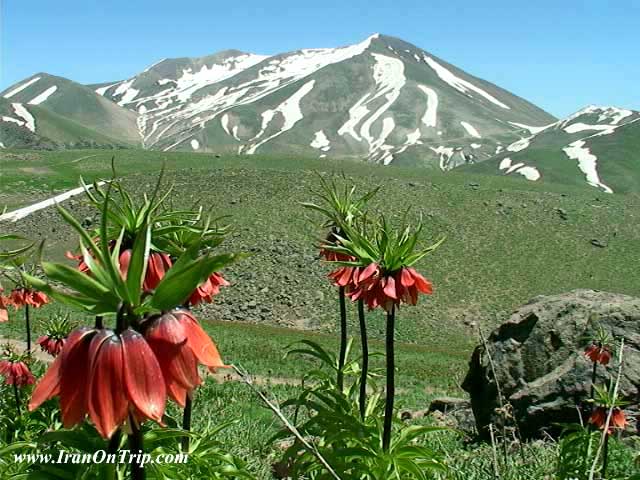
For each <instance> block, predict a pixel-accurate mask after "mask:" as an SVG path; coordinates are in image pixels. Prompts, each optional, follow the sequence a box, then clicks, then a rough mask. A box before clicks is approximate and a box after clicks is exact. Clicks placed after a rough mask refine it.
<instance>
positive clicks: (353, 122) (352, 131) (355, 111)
mask: <svg viewBox="0 0 640 480" xmlns="http://www.w3.org/2000/svg"><path fill="white" fill-rule="evenodd" d="M371 55H372V56H373V58H374V60H375V63H374V65H373V80H374V82H375V84H376V90H375V91H374V92H372V93H371V92H370V93H367V94H366V95H364V96H363V97H362V98H361V99H360V100H358V101H357V102H356V103H355V105H353V106H352V107H351V108H350V109H349V119H348V120H347V121H346V122H345V123H344V124H343V125H342V126H341V127H340V128H339V129H338V134H339V135H346V134H349V135H351V136H352V137H353V138H354V139H356V140H358V141H361V140H363V139H364V140H365V141H366V142H367V144H368V145H369V158H370V159H372V160H380V161H382V162H383V163H385V164H388V163H390V162H391V161H392V160H393V154H392V152H391V150H392V148H393V147H392V146H390V145H386V140H387V138H388V137H389V135H390V134H391V132H392V131H393V130H394V129H395V121H394V119H393V117H390V116H387V117H385V118H384V119H383V120H382V129H381V130H380V134H379V135H378V137H377V138H374V137H373V135H372V133H371V128H372V126H373V124H374V122H376V121H377V120H378V119H380V118H381V117H382V115H384V113H385V112H387V110H388V109H389V108H390V107H391V105H393V103H394V102H395V101H396V100H397V99H398V97H399V96H400V90H401V89H402V87H404V85H405V83H406V81H407V79H406V77H405V76H404V63H403V62H402V61H401V60H399V59H397V58H393V57H389V56H386V55H381V54H378V53H372V54H371ZM380 98H384V100H385V101H384V103H383V104H382V105H380V107H378V109H377V110H376V111H375V112H373V113H372V114H371V115H369V113H370V112H369V109H368V108H367V105H370V104H372V103H374V102H375V103H378V102H377V100H378V99H380ZM427 108H428V109H429V108H430V105H429V106H428V107H427ZM367 115H369V116H368V118H366V117H367ZM425 115H426V114H425ZM429 116H431V113H429ZM365 118H366V119H365ZM360 122H362V126H361V127H360V130H359V131H356V128H357V126H358V125H359V124H360Z"/></svg>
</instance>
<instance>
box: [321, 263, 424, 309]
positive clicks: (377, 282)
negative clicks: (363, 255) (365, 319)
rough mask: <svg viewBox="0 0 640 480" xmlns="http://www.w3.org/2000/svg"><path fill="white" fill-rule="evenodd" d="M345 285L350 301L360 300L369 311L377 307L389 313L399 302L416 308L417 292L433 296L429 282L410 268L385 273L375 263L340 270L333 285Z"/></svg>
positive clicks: (335, 273) (336, 273)
mask: <svg viewBox="0 0 640 480" xmlns="http://www.w3.org/2000/svg"><path fill="white" fill-rule="evenodd" d="M338 273H339V272H338V271H336V272H334V274H333V275H338ZM345 282H346V287H347V294H348V295H349V297H350V298H351V300H354V301H355V300H360V299H362V300H363V301H364V302H365V303H366V304H367V306H368V307H369V309H374V308H376V307H381V308H383V309H385V310H386V311H389V310H391V307H392V306H393V305H400V304H401V303H408V304H410V305H416V304H417V302H418V295H419V294H420V293H424V294H427V295H430V294H432V293H433V286H432V284H431V282H429V281H428V280H427V279H425V278H424V277H423V276H422V275H420V274H419V273H418V272H417V271H416V270H415V269H413V268H410V267H403V268H401V269H400V270H398V271H396V272H394V273H391V274H386V273H384V272H383V271H382V269H381V268H380V266H379V265H378V264H377V263H371V264H369V265H368V266H367V267H366V268H364V269H362V268H356V269H353V270H351V271H345V270H342V273H341V275H340V276H339V277H338V279H337V280H336V283H337V284H338V285H341V284H342V283H345Z"/></svg>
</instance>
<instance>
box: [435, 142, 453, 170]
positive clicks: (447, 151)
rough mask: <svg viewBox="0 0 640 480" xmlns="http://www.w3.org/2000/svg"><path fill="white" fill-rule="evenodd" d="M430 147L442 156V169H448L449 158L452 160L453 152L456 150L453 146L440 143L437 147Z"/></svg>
mask: <svg viewBox="0 0 640 480" xmlns="http://www.w3.org/2000/svg"><path fill="white" fill-rule="evenodd" d="M429 148H430V149H431V150H433V151H434V152H435V153H436V154H437V155H439V156H440V170H442V171H445V170H447V166H448V163H449V160H451V157H453V154H454V153H455V150H454V149H453V147H445V146H442V145H440V146H439V147H437V148H433V147H429Z"/></svg>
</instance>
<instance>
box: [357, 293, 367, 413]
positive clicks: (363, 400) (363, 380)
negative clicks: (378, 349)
mask: <svg viewBox="0 0 640 480" xmlns="http://www.w3.org/2000/svg"><path fill="white" fill-rule="evenodd" d="M358 321H359V322H360V343H361V345H362V370H361V372H360V399H359V400H360V417H361V418H362V420H364V417H365V411H366V408H367V375H368V374H369V342H368V340H367V322H366V320H365V317H364V302H363V301H362V299H360V300H358Z"/></svg>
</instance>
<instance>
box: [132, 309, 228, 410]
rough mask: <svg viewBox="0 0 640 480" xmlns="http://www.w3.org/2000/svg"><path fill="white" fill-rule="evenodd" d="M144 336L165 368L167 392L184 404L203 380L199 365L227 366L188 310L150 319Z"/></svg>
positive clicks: (163, 370) (213, 367) (171, 312)
mask: <svg viewBox="0 0 640 480" xmlns="http://www.w3.org/2000/svg"><path fill="white" fill-rule="evenodd" d="M144 336H145V338H146V340H147V342H148V344H149V346H150V347H151V349H152V350H153V352H154V353H155V355H156V357H157V359H158V362H159V364H160V367H161V369H162V373H163V376H164V381H165V384H166V389H167V394H168V395H169V397H171V398H172V399H173V400H174V401H175V402H176V403H177V404H178V405H180V406H182V407H184V406H185V403H186V400H187V396H188V395H190V394H191V392H192V391H193V389H194V388H196V387H197V386H198V385H200V384H201V383H202V379H201V378H200V375H199V373H198V364H201V365H205V366H207V367H209V369H211V370H214V369H216V368H223V367H225V365H224V362H223V361H222V358H221V357H220V353H219V352H218V349H217V347H216V345H215V344H214V343H213V341H212V340H211V338H210V337H209V335H207V333H206V332H205V331H204V330H203V329H202V327H201V326H200V324H199V323H198V321H197V320H196V318H195V317H194V316H193V315H192V314H191V312H189V311H188V310H185V309H176V310H172V311H170V312H167V313H164V314H162V315H158V316H156V317H152V318H150V319H149V320H148V321H147V322H146V325H145V333H144Z"/></svg>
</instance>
